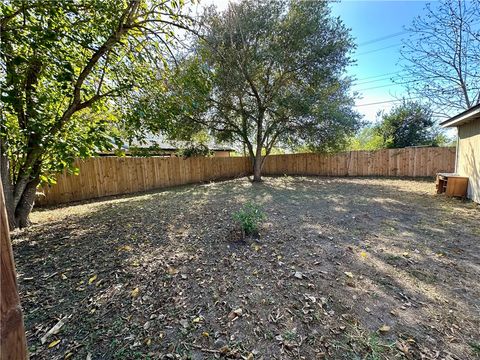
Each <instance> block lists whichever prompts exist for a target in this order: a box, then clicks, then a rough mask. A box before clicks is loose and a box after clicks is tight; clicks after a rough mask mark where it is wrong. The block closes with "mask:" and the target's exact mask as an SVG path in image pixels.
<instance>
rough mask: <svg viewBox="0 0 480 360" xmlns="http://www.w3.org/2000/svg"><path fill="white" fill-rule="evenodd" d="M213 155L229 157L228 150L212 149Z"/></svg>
mask: <svg viewBox="0 0 480 360" xmlns="http://www.w3.org/2000/svg"><path fill="white" fill-rule="evenodd" d="M213 154H214V156H215V157H230V151H214V152H213Z"/></svg>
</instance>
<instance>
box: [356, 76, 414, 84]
mask: <svg viewBox="0 0 480 360" xmlns="http://www.w3.org/2000/svg"><path fill="white" fill-rule="evenodd" d="M409 77H412V76H405V77H401V76H395V77H393V76H388V77H384V78H381V79H376V80H369V81H363V82H359V83H357V82H355V81H354V82H352V85H354V86H356V85H364V84H371V83H374V82H379V81H385V80H392V79H394V78H401V79H402V80H403V79H407V78H409Z"/></svg>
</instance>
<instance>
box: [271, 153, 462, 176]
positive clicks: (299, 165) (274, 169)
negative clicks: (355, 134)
mask: <svg viewBox="0 0 480 360" xmlns="http://www.w3.org/2000/svg"><path fill="white" fill-rule="evenodd" d="M454 169H455V148H445V147H431V148H425V147H418V148H415V147H412V148H404V149H383V150H375V151H350V152H341V153H337V154H331V155H330V154H293V155H272V156H269V157H268V158H267V159H266V160H265V165H264V168H263V170H264V171H263V173H264V174H265V175H281V174H288V175H320V176H406V177H427V176H435V174H436V173H438V172H453V171H454Z"/></svg>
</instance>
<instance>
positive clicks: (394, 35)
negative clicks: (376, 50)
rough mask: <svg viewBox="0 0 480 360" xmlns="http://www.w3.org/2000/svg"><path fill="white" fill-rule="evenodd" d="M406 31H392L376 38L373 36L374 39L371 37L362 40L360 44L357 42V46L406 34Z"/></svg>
mask: <svg viewBox="0 0 480 360" xmlns="http://www.w3.org/2000/svg"><path fill="white" fill-rule="evenodd" d="M407 32H408V31H399V32H396V33H393V34H389V35H385V36H381V37H378V38H375V39H372V40H368V41H364V42H363V43H360V44H358V45H357V46H365V45H370V44H373V43H376V42H379V41H383V40H387V39H391V38H393V37H397V36H400V35H403V34H406V33H407Z"/></svg>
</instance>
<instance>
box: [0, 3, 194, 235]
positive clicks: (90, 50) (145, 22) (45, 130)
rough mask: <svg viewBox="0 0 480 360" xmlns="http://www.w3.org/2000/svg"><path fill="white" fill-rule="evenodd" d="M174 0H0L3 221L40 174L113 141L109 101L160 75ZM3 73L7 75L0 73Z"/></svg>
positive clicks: (22, 204) (24, 211)
mask: <svg viewBox="0 0 480 360" xmlns="http://www.w3.org/2000/svg"><path fill="white" fill-rule="evenodd" d="M181 6H182V0H170V1H164V2H151V1H147V0H128V1H127V0H122V1H99V0H83V1H71V0H56V1H43V0H29V1H22V0H19V1H13V0H12V1H8V0H7V1H3V2H2V3H1V4H0V26H1V39H0V66H1V68H2V76H1V79H0V87H1V89H2V92H1V98H2V111H1V123H0V149H1V157H0V160H1V180H2V184H3V188H4V191H5V199H6V205H7V210H8V215H9V221H10V225H11V227H15V226H25V225H26V224H27V223H28V214H29V212H30V210H31V208H32V206H33V199H34V196H35V189H36V187H37V185H38V184H39V182H40V181H41V180H45V181H49V180H50V181H52V178H51V177H50V175H51V174H54V173H56V172H59V171H62V170H64V169H65V168H69V167H70V166H71V163H72V161H73V159H74V158H76V157H87V156H90V155H92V154H94V152H95V151H96V150H98V149H101V148H104V147H109V146H111V142H112V137H111V136H112V131H111V130H112V128H113V127H112V122H114V121H115V119H116V116H115V115H116V113H115V110H111V109H114V107H113V106H112V104H113V103H112V99H114V98H116V97H118V96H121V95H125V94H127V93H131V92H132V91H135V90H136V89H138V88H139V87H141V86H142V83H148V82H149V80H150V79H152V78H158V77H161V75H162V72H163V70H164V56H163V54H164V53H165V52H167V51H168V50H169V42H170V41H171V39H172V36H173V35H174V32H173V30H174V28H175V27H182V28H185V27H186V26H187V23H186V22H185V21H186V19H185V17H183V16H182V15H181V13H180V11H181ZM3 74H4V75H5V76H3Z"/></svg>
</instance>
